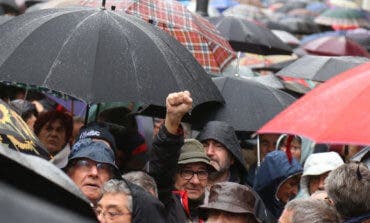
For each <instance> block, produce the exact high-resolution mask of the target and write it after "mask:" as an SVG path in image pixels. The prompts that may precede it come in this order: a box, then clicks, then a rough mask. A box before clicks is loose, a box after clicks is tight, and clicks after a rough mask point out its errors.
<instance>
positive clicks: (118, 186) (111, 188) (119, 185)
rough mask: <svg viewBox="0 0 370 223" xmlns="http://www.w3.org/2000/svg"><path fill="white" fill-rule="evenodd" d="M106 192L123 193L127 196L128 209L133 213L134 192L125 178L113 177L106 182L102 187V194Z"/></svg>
mask: <svg viewBox="0 0 370 223" xmlns="http://www.w3.org/2000/svg"><path fill="white" fill-rule="evenodd" d="M105 193H123V194H125V195H126V197H127V206H126V207H127V209H128V211H129V212H130V213H132V194H131V190H130V188H129V187H128V186H127V184H126V182H125V181H123V180H116V179H112V180H109V181H107V182H106V183H104V185H103V188H102V194H103V195H104V194H105Z"/></svg>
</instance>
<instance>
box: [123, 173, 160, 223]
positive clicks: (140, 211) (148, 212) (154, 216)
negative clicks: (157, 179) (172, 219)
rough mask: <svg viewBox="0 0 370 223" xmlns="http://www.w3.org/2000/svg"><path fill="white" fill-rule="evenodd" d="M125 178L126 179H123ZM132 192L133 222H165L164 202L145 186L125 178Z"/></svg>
mask: <svg viewBox="0 0 370 223" xmlns="http://www.w3.org/2000/svg"><path fill="white" fill-rule="evenodd" d="M122 180H124V179H122ZM124 181H125V182H126V184H127V185H128V186H129V188H130V190H131V193H132V202H133V204H132V206H133V207H132V223H144V222H153V223H162V222H163V223H164V222H166V220H165V217H164V206H163V204H162V203H161V202H160V201H159V200H158V199H157V198H155V197H154V196H153V195H150V194H149V193H148V192H146V191H145V190H144V189H143V188H141V187H139V186H137V185H135V184H133V183H131V182H129V181H127V180H124Z"/></svg>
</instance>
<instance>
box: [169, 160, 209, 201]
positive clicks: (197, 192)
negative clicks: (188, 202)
mask: <svg viewBox="0 0 370 223" xmlns="http://www.w3.org/2000/svg"><path fill="white" fill-rule="evenodd" d="M207 183H208V169H207V164H205V163H189V164H185V165H182V166H180V168H179V172H178V173H177V174H176V177H175V188H176V189H177V190H185V191H186V192H187V193H188V197H189V199H192V200H196V199H199V198H200V197H201V196H202V195H203V194H204V191H205V189H206V186H207Z"/></svg>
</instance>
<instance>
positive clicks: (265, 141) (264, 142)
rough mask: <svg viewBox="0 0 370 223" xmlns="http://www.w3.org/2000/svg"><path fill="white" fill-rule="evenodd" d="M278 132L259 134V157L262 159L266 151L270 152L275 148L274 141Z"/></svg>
mask: <svg viewBox="0 0 370 223" xmlns="http://www.w3.org/2000/svg"><path fill="white" fill-rule="evenodd" d="M279 136H280V135H279V134H261V135H259V138H260V149H261V158H262V159H263V158H264V157H265V156H266V154H267V153H269V152H272V151H274V150H275V148H276V142H277V140H278V139H279Z"/></svg>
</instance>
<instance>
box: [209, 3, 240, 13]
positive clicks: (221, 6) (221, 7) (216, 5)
mask: <svg viewBox="0 0 370 223" xmlns="http://www.w3.org/2000/svg"><path fill="white" fill-rule="evenodd" d="M238 4H239V3H238V2H237V1H234V0H212V1H211V2H210V5H211V6H213V7H214V8H216V9H217V10H218V11H219V12H223V11H224V10H225V9H227V8H230V7H231V6H234V5H238Z"/></svg>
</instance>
